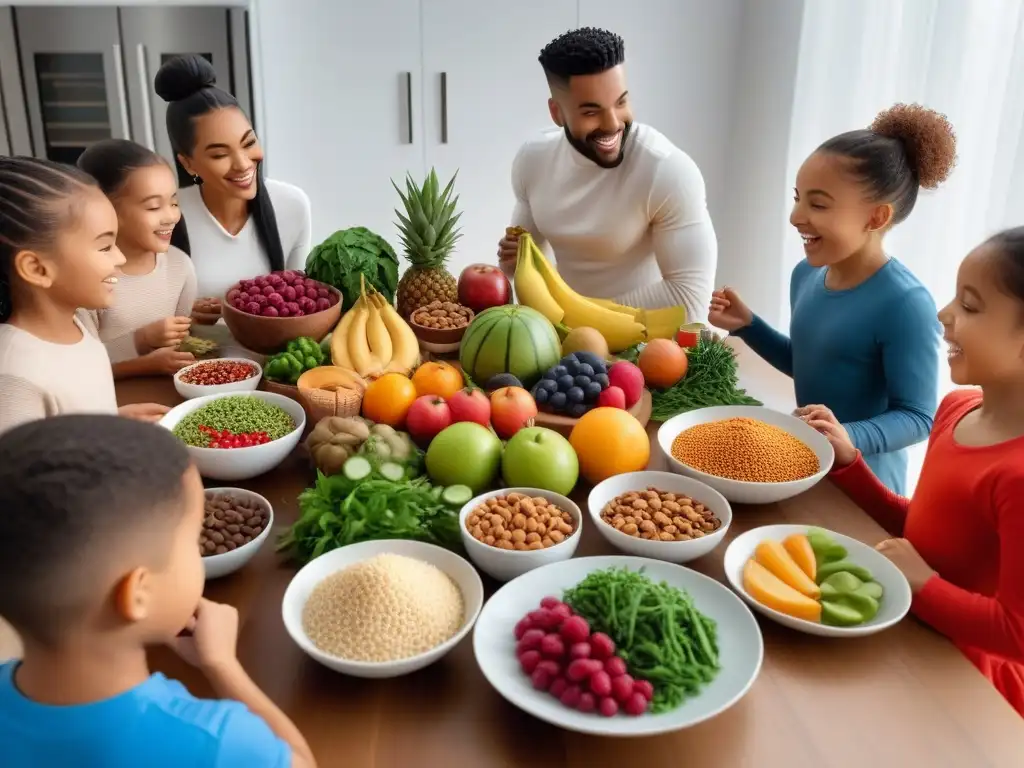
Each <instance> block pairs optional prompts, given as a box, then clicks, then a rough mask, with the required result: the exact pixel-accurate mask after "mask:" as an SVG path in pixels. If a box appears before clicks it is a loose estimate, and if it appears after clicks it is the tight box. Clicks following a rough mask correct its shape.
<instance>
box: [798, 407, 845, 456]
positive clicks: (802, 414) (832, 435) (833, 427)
mask: <svg viewBox="0 0 1024 768" xmlns="http://www.w3.org/2000/svg"><path fill="white" fill-rule="evenodd" d="M793 415H794V416H796V417H797V418H798V419H801V420H803V421H804V422H805V423H807V424H808V425H809V426H812V427H814V428H815V429H816V430H818V431H819V432H821V434H823V435H824V436H825V437H826V438H828V441H829V443H831V444H832V450H833V451H834V452H835V454H836V461H835V464H836V466H837V467H845V466H847V465H848V464H852V463H853V462H854V461H855V460H856V459H857V449H856V448H854V447H853V441H852V440H850V435H849V433H848V432H847V431H846V428H845V427H843V425H842V424H840V423H839V419H837V418H836V415H835V414H834V413H832V411H831V410H829V409H828V408H826V407H825V406H824V405H805V406H804V407H803V408H797V409H796V410H795V411H793Z"/></svg>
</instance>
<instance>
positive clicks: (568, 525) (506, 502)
mask: <svg viewBox="0 0 1024 768" xmlns="http://www.w3.org/2000/svg"><path fill="white" fill-rule="evenodd" d="M466 528H467V530H468V531H469V533H470V535H471V536H473V538H475V539H476V540H477V541H480V542H482V543H484V544H487V545H489V546H493V547H496V548H498V549H505V550H515V551H520V552H522V551H528V550H536V549H544V548H546V547H552V546H554V545H556V544H560V543H561V542H563V541H565V539H566V538H568V537H569V536H571V535H572V534H573V532H574V531H575V530H576V527H575V519H574V518H573V516H572V515H571V514H570V513H569V512H568V511H567V510H563V509H559V508H558V507H557V506H555V505H554V504H551V503H550V502H549V501H548V500H547V499H544V498H542V497H539V496H537V497H529V496H525V495H523V494H520V493H510V494H508V495H507V496H504V497H502V496H495V497H492V498H490V499H487V500H486V501H484V502H482V503H481V504H480V505H479V506H478V507H477V508H476V509H474V510H473V511H472V512H471V513H470V514H469V515H467V517H466Z"/></svg>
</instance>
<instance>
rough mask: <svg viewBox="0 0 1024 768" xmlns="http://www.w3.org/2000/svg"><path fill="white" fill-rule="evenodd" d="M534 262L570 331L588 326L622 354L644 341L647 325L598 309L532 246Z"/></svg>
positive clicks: (627, 316)
mask: <svg viewBox="0 0 1024 768" xmlns="http://www.w3.org/2000/svg"><path fill="white" fill-rule="evenodd" d="M531 249H532V251H533V261H534V263H535V264H536V265H537V271H538V272H540V274H541V277H543V278H544V282H545V283H546V284H547V287H548V290H549V291H550V293H551V297H552V298H553V299H554V300H555V301H556V302H558V305H559V306H560V307H561V308H562V309H563V310H564V312H565V315H564V317H563V319H562V322H564V323H565V324H566V325H568V326H569V327H570V328H579V327H581V326H586V327H588V328H595V329H597V330H598V331H599V332H600V333H601V335H602V336H604V338H605V341H607V342H608V349H609V350H610V351H612V352H621V351H622V350H624V349H628V348H629V347H631V346H633V345H634V344H636V343H638V342H640V341H643V338H644V326H643V324H642V323H638V322H637V321H636V320H634V319H633V318H632V317H630V316H629V315H627V314H623V313H621V312H616V311H614V310H611V309H608V308H607V307H602V306H599V305H597V304H595V303H593V302H592V301H590V300H589V299H587V298H585V297H584V296H580V295H579V294H578V293H576V292H575V291H574V290H572V288H570V287H569V285H568V284H567V283H566V282H565V281H564V280H563V279H562V277H561V275H559V274H558V272H557V271H555V268H554V267H552V266H551V264H550V263H549V262H548V260H547V259H546V258H544V254H543V253H541V252H540V249H539V248H537V247H536V246H535V245H533V244H532V241H531Z"/></svg>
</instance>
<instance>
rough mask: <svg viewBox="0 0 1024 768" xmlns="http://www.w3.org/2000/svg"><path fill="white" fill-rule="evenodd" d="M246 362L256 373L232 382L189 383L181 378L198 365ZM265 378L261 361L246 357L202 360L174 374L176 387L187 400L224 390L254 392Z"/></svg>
mask: <svg viewBox="0 0 1024 768" xmlns="http://www.w3.org/2000/svg"><path fill="white" fill-rule="evenodd" d="M216 362H224V363H244V364H246V365H250V366H252V367H253V368H254V369H255V370H256V373H255V375H253V376H250V377H249V378H248V379H243V380H242V381H233V382H231V383H230V384H212V385H207V384H188V383H186V382H184V381H182V380H181V377H182V376H183V375H184V374H185V373H187V372H188V371H190V370H192V369H193V368H195V367H196V366H200V365H206V364H208V363H216ZM262 378H263V369H262V368H261V367H260V365H259V363H257V362H254V361H253V360H247V359H246V358H244V357H218V358H213V359H210V360H200V361H199V362H197V363H193V364H192V365H187V366H185V367H184V368H182V369H181V370H180V371H178V372H177V373H176V374H174V388H175V389H176V390H178V394H179V395H181V396H182V397H183V398H184V399H186V400H191V399H192V398H194V397H206V396H207V395H219V394H222V393H224V392H252V391H253V390H254V389H256V387H258V386H259V384H260V379H262Z"/></svg>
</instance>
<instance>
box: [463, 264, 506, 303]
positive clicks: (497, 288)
mask: <svg viewBox="0 0 1024 768" xmlns="http://www.w3.org/2000/svg"><path fill="white" fill-rule="evenodd" d="M510 301H512V284H511V283H509V281H508V278H507V277H505V273H504V272H502V271H501V270H500V269H498V267H495V266H493V265H491V264H470V265H469V266H468V267H466V268H465V269H464V270H462V274H461V275H459V304H462V305H463V306H464V307H469V308H470V309H472V310H473V311H474V312H477V313H479V312H483V311H484V310H485V309H490V308H491V307H500V306H501V305H502V304H508V303H509V302H510Z"/></svg>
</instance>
